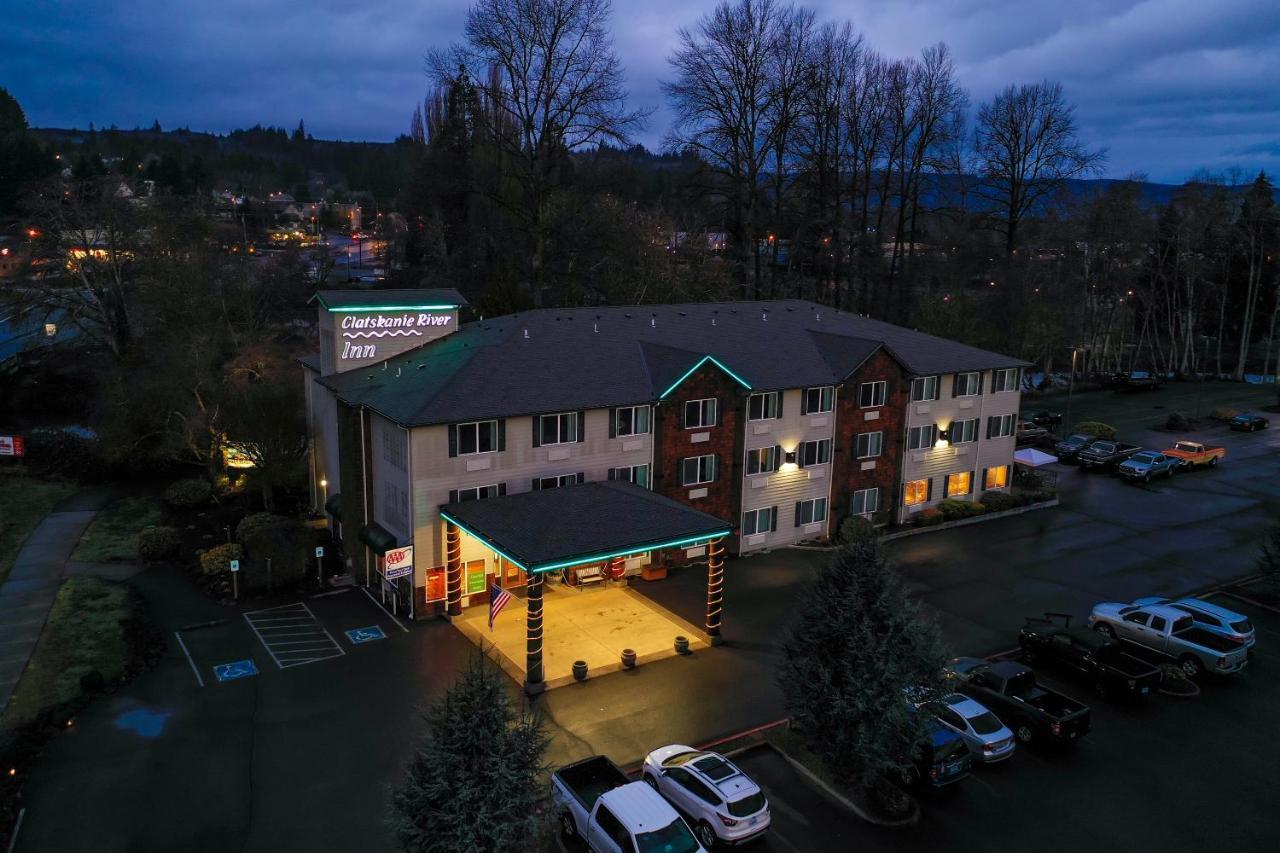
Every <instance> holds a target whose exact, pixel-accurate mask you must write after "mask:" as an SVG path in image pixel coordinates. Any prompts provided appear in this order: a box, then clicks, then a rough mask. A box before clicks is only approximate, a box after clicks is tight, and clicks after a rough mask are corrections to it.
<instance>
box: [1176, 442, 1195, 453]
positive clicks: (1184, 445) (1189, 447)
mask: <svg viewBox="0 0 1280 853" xmlns="http://www.w3.org/2000/svg"><path fill="white" fill-rule="evenodd" d="M1173 447H1174V449H1175V450H1182V451H1184V452H1186V453H1196V452H1198V451H1199V450H1200V448H1199V446H1198V445H1195V444H1192V443H1190V442H1188V441H1179V442H1178V443H1177V444H1175V445H1174V446H1173Z"/></svg>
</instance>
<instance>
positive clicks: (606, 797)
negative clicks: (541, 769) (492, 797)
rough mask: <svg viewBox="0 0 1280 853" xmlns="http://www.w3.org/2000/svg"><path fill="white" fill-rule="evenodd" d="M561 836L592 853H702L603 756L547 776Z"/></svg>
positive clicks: (651, 793)
mask: <svg viewBox="0 0 1280 853" xmlns="http://www.w3.org/2000/svg"><path fill="white" fill-rule="evenodd" d="M551 788H552V791H551V792H552V796H553V798H554V800H555V803H556V807H557V808H558V809H559V810H560V832H561V833H562V834H563V835H564V837H565V838H567V839H572V838H580V839H582V841H583V842H585V843H586V846H587V849H588V850H590V851H591V853H706V850H705V849H704V848H703V847H702V846H701V845H700V844H698V841H697V839H696V838H694V836H693V832H692V831H691V830H690V829H689V826H688V824H686V823H685V822H684V819H683V818H682V817H680V815H679V814H677V813H676V810H675V809H673V808H672V807H671V805H670V804H669V803H668V802H667V801H666V800H664V799H662V797H661V795H659V794H658V792H657V791H655V790H654V789H653V788H651V787H649V786H648V785H646V784H645V783H644V782H630V781H628V780H627V777H626V775H625V774H624V773H623V772H622V771H621V770H619V769H618V767H617V765H616V764H614V763H613V762H612V761H610V760H609V759H608V758H606V757H604V756H603V755H596V756H592V757H591V758H585V759H583V760H582V761H578V762H576V763H574V764H570V765H568V766H566V767H561V768H560V769H559V770H557V771H555V772H554V773H552V774H551Z"/></svg>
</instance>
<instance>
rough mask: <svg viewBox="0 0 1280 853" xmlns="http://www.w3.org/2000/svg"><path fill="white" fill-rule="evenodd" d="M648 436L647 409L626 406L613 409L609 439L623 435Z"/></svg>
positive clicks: (646, 407) (644, 407)
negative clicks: (611, 432) (611, 429)
mask: <svg viewBox="0 0 1280 853" xmlns="http://www.w3.org/2000/svg"><path fill="white" fill-rule="evenodd" d="M648 434H649V407H648V406H627V407H625V408H621V409H615V410H614V413H613V434H612V435H611V436H610V438H613V437H616V436H623V435H648Z"/></svg>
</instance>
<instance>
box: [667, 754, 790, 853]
mask: <svg viewBox="0 0 1280 853" xmlns="http://www.w3.org/2000/svg"><path fill="white" fill-rule="evenodd" d="M642 778H643V779H644V781H645V782H647V783H648V784H649V786H650V787H652V788H653V789H654V790H655V791H657V792H658V793H659V794H661V795H662V796H663V797H664V798H665V799H666V800H667V801H668V802H669V803H671V805H673V806H675V807H676V810H677V811H679V812H680V813H681V814H682V815H684V816H685V817H687V818H688V820H689V823H690V824H691V825H692V826H693V834H694V835H695V836H697V838H698V841H699V842H700V843H701V844H702V846H703V847H706V848H707V849H711V847H713V846H714V845H715V844H717V843H725V844H742V843H743V842H746V841H750V840H752V839H755V838H758V837H759V836H760V835H762V834H763V833H764V832H765V831H766V830H768V829H769V823H770V818H769V801H768V800H767V799H765V796H764V792H763V791H762V790H760V786H759V785H757V784H756V783H755V782H753V781H751V779H750V778H749V777H748V776H747V775H746V774H745V773H743V772H742V771H741V770H739V769H738V768H737V766H735V765H734V764H733V763H732V762H731V761H729V760H728V759H727V758H725V757H724V756H723V755H719V754H717V753H714V752H705V751H703V750H700V749H694V748H693V747H691V746H683V745H681V744H672V745H671V746H664V747H660V748H658V749H655V750H654V751H653V752H650V753H649V754H648V755H647V756H645V759H644V769H643V770H642Z"/></svg>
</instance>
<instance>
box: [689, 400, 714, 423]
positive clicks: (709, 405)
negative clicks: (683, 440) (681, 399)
mask: <svg viewBox="0 0 1280 853" xmlns="http://www.w3.org/2000/svg"><path fill="white" fill-rule="evenodd" d="M718 410H719V406H718V405H717V403H716V398H715V397H708V398H707V399H705V400H686V401H685V404H684V428H685V429H701V428H702V427H713V426H715V425H716V414H717V413H718Z"/></svg>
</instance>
